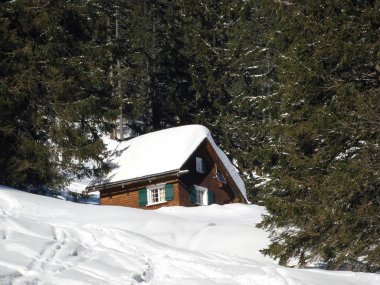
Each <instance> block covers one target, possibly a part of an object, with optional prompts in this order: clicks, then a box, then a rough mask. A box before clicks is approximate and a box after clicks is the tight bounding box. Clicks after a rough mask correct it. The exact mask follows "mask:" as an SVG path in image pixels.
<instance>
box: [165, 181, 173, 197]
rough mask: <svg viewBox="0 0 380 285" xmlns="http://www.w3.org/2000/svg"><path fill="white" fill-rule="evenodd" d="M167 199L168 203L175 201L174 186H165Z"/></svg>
mask: <svg viewBox="0 0 380 285" xmlns="http://www.w3.org/2000/svg"><path fill="white" fill-rule="evenodd" d="M165 199H166V201H172V200H174V189H173V184H165Z"/></svg>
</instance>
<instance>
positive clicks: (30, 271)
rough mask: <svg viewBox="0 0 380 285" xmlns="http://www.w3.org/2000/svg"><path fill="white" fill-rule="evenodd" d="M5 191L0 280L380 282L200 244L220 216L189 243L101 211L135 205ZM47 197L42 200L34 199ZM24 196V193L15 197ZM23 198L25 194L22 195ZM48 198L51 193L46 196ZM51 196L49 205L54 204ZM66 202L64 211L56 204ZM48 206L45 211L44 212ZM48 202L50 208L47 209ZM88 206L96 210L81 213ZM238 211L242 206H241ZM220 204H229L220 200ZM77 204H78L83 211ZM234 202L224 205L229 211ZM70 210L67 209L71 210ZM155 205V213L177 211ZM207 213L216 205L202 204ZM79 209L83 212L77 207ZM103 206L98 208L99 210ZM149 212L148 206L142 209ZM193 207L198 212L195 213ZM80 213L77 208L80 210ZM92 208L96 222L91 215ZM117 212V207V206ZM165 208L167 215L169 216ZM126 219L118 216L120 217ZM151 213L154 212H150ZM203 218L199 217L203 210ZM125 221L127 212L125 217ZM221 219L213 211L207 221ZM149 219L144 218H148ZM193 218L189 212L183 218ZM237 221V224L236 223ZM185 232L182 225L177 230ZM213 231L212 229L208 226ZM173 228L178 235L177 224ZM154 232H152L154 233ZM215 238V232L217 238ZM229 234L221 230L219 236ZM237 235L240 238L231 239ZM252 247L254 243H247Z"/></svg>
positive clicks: (157, 284) (0, 200)
mask: <svg viewBox="0 0 380 285" xmlns="http://www.w3.org/2000/svg"><path fill="white" fill-rule="evenodd" d="M14 192H15V194H16V195H15V196H14V195H13V193H12V192H10V191H5V192H4V191H3V189H1V190H0V284H1V285H8V284H17V285H18V284H151V285H162V284H164V285H178V284H181V285H215V284H218V285H264V284H265V285H306V284H311V285H314V284H321V285H322V284H323V285H329V284H330V285H333V284H334V285H335V284H342V285H343V284H344V285H346V284H347V285H351V284H357V285H359V284H368V285H375V284H380V275H376V274H364V273H352V272H326V271H322V270H309V271H308V270H296V269H289V268H285V267H281V266H278V265H276V264H274V263H273V262H270V261H265V260H264V259H262V260H254V259H250V258H244V257H242V256H238V255H233V254H226V253H224V252H223V251H221V252H216V251H205V250H202V251H200V250H197V240H198V238H200V237H202V236H204V234H206V233H207V232H208V231H209V230H210V228H212V227H218V224H219V222H218V221H217V222H208V223H206V224H204V223H199V226H198V227H197V228H194V229H193V231H191V232H189V233H188V239H187V242H186V245H185V246H183V247H179V246H171V245H169V244H167V243H164V242H160V241H158V240H159V238H152V237H150V236H149V234H146V235H145V234H141V233H137V232H134V231H131V230H127V229H126V228H125V227H124V226H120V228H119V227H115V226H104V225H103V224H101V223H97V222H96V221H97V218H98V219H99V217H101V216H102V215H106V214H107V212H108V214H109V212H111V213H112V212H113V210H114V209H118V211H122V212H125V213H126V214H127V216H128V213H130V215H131V217H132V214H134V212H130V210H129V209H120V208H119V207H117V208H116V207H115V208H113V207H100V206H93V207H88V206H87V207H86V206H84V205H78V204H74V203H68V202H64V201H57V200H54V199H51V198H50V200H46V198H45V197H42V198H40V197H38V196H35V195H31V194H27V193H22V192H18V191H14ZM28 197H31V198H33V199H32V200H33V201H37V200H39V199H40V200H41V203H40V204H33V201H28ZM17 198H19V199H17ZM20 199H25V201H22V200H20ZM48 199H49V198H48ZM50 202H51V203H52V205H51V206H50V204H49V203H50ZM59 205H61V207H62V209H61V211H59V213H60V214H59V215H61V216H59V215H58V216H59V217H58V218H57V217H56V215H57V214H56V213H54V209H55V208H56V207H58V206H59ZM40 206H41V207H42V208H44V207H45V210H47V212H46V216H45V217H42V216H41V211H40V210H36V209H39V208H40ZM49 207H50V210H48V209H49ZM81 207H83V209H85V212H88V213H89V214H88V215H89V216H90V217H86V218H85V219H83V217H81V216H80V215H81V213H82V212H76V211H79V210H80V209H82V208H81ZM234 207H235V208H236V209H237V210H241V209H244V208H242V207H252V206H243V205H235V206H234ZM214 208H215V210H217V211H223V210H224V209H225V208H223V207H219V208H216V207H214ZM78 209H79V210H78ZM231 209H232V208H231V207H229V208H228V207H226V211H227V214H228V215H230V211H231ZM66 210H68V213H71V215H72V216H75V218H72V216H70V215H68V217H66V216H65V211H66ZM165 211H167V210H164V211H162V212H163V213H161V212H150V213H148V214H147V215H149V217H152V218H154V217H155V215H162V216H160V219H163V218H164V217H166V219H169V218H170V217H172V216H175V213H176V211H178V213H179V215H183V213H184V212H185V211H190V210H187V209H176V211H174V213H172V216H170V215H167V213H166V214H165ZM202 211H204V212H205V213H207V212H209V213H211V212H210V209H204V210H202ZM76 213H77V214H76ZM95 213H97V215H96V214H95ZM137 213H141V215H143V214H144V213H146V212H144V211H141V212H137ZM194 213H195V212H194ZM75 214H76V215H75ZM92 215H93V222H88V221H90V220H91V216H92ZM115 215H118V213H116V212H115ZM165 215H166V216H165ZM117 218H118V219H120V217H117ZM152 218H151V219H152ZM198 218H199V217H198ZM120 220H121V219H120ZM214 220H215V219H213V218H209V221H214ZM144 222H146V221H144V220H143V219H142V220H141V223H144ZM186 222H187V221H186V220H185V219H183V223H184V224H185V223H186ZM235 226H236V225H235ZM179 231H181V230H179ZM208 234H210V233H208ZM173 235H179V233H178V232H176V231H174V232H173ZM152 236H153V235H152ZM215 238H216V237H215ZM218 238H219V239H223V236H218ZM231 242H235V241H231ZM247 250H249V248H247Z"/></svg>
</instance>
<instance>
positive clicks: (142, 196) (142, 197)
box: [139, 188, 148, 206]
mask: <svg viewBox="0 0 380 285" xmlns="http://www.w3.org/2000/svg"><path fill="white" fill-rule="evenodd" d="M147 204H148V195H147V191H146V188H144V189H141V190H139V205H140V206H146V205H147Z"/></svg>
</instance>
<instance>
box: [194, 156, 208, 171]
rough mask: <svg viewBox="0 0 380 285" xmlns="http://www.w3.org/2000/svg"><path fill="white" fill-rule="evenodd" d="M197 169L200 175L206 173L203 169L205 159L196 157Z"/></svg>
mask: <svg viewBox="0 0 380 285" xmlns="http://www.w3.org/2000/svg"><path fill="white" fill-rule="evenodd" d="M195 165H196V166H195V169H196V171H197V172H198V173H205V172H206V171H205V169H203V158H202V157H199V156H196V157H195Z"/></svg>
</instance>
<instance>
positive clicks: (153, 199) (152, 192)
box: [147, 184, 166, 205]
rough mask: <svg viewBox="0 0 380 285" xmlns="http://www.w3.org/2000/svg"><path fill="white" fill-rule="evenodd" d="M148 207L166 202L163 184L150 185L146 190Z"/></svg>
mask: <svg viewBox="0 0 380 285" xmlns="http://www.w3.org/2000/svg"><path fill="white" fill-rule="evenodd" d="M147 190H148V191H147V195H148V205H152V204H159V203H164V202H166V199H165V184H159V185H152V186H150V187H148V188H147Z"/></svg>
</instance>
